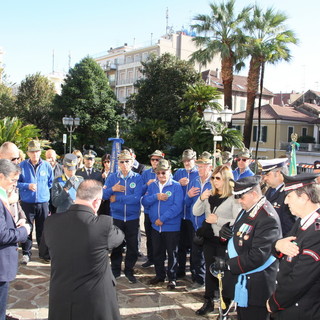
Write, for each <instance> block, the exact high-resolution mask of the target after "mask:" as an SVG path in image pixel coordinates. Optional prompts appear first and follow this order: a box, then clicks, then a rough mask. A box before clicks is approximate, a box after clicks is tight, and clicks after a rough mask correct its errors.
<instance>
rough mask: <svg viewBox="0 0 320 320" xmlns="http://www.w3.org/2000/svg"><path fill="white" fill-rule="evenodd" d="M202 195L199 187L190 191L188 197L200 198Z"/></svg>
mask: <svg viewBox="0 0 320 320" xmlns="http://www.w3.org/2000/svg"><path fill="white" fill-rule="evenodd" d="M199 194H200V188H197V187H192V188H191V189H190V190H189V191H188V196H189V197H190V198H193V197H195V196H198V195H199Z"/></svg>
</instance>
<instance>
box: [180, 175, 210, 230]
mask: <svg viewBox="0 0 320 320" xmlns="http://www.w3.org/2000/svg"><path fill="white" fill-rule="evenodd" d="M210 178H211V175H210V177H209V178H208V179H207V180H206V182H205V183H204V185H203V186H201V179H200V177H199V176H198V177H197V178H195V179H193V180H192V181H191V182H190V183H189V190H190V189H191V188H192V187H196V188H200V193H199V195H197V196H195V197H192V198H190V197H189V196H188V193H186V195H185V198H184V201H185V204H186V206H187V208H188V210H190V212H192V208H193V205H194V204H195V203H196V201H197V199H198V198H199V197H200V195H201V193H202V192H203V191H204V190H207V189H208V190H211V189H212V186H211V183H210ZM205 218H206V215H205V212H203V214H202V215H200V216H194V215H193V214H191V215H190V220H191V222H192V224H193V227H194V229H195V230H198V229H199V228H200V227H201V225H202V222H203V221H204V220H205Z"/></svg>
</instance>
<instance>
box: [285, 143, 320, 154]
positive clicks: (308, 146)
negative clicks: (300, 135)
mask: <svg viewBox="0 0 320 320" xmlns="http://www.w3.org/2000/svg"><path fill="white" fill-rule="evenodd" d="M289 146H290V142H281V143H280V149H281V150H289ZM299 151H300V152H316V153H318V152H320V144H317V143H300V147H299V150H298V151H297V152H299Z"/></svg>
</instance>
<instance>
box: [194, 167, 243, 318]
mask: <svg viewBox="0 0 320 320" xmlns="http://www.w3.org/2000/svg"><path fill="white" fill-rule="evenodd" d="M232 179H233V175H232V171H231V169H230V167H229V166H227V165H222V166H218V167H216V168H215V169H214V170H213V173H212V176H211V185H212V190H205V191H204V192H203V193H202V194H201V196H200V197H199V198H198V200H197V201H196V203H195V204H194V206H193V215H195V216H200V215H202V214H203V212H205V216H206V220H205V221H204V222H203V224H202V226H201V227H200V228H199V229H198V230H197V235H198V236H200V237H203V238H204V243H203V252H204V258H205V263H206V275H205V295H204V298H205V302H204V304H203V306H202V307H201V308H200V309H199V310H197V311H196V314H197V315H205V314H207V313H209V312H211V311H213V310H214V303H213V299H214V292H215V291H216V290H218V280H217V279H216V278H215V277H214V276H213V275H212V274H211V273H210V268H209V267H210V265H211V264H212V263H213V257H214V256H218V257H224V256H225V251H226V248H227V243H226V242H222V241H221V239H220V238H219V231H220V229H221V227H222V226H223V225H224V224H226V223H227V222H230V223H231V224H233V223H234V221H235V218H236V217H237V215H238V213H239V212H240V210H241V207H240V205H239V203H238V202H237V201H236V200H235V199H234V197H233V195H232V190H233V182H232V181H230V180H232Z"/></svg>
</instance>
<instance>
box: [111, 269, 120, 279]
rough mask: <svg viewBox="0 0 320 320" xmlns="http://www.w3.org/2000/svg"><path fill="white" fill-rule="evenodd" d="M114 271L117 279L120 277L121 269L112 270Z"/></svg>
mask: <svg viewBox="0 0 320 320" xmlns="http://www.w3.org/2000/svg"><path fill="white" fill-rule="evenodd" d="M112 273H113V276H114V277H115V279H119V278H120V276H121V270H120V271H116V270H112Z"/></svg>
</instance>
